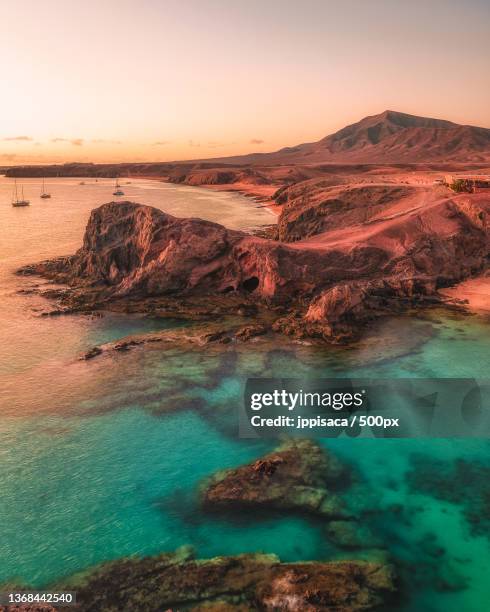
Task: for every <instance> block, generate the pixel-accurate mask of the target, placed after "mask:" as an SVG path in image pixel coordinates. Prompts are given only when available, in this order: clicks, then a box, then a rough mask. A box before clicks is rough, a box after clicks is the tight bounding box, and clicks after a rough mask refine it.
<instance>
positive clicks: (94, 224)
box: [8, 111, 490, 342]
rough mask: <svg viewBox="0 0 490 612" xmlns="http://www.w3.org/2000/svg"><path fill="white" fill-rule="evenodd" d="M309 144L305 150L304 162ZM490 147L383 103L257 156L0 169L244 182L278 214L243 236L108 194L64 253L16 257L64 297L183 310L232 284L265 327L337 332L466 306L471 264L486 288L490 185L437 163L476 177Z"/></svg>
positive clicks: (228, 300)
mask: <svg viewBox="0 0 490 612" xmlns="http://www.w3.org/2000/svg"><path fill="white" fill-rule="evenodd" d="M310 153H311V155H310ZM309 155H310V158H311V162H315V163H309V164H307V165H306V164H304V160H305V159H307V158H308V156H309ZM489 155H490V130H486V129H483V128H473V127H469V126H457V125H455V124H452V123H450V122H446V121H439V120H434V119H425V118H421V117H412V116H410V115H404V114H401V113H394V112H391V111H387V112H385V113H382V114H381V115H377V116H375V117H368V118H366V119H364V120H362V121H360V122H359V123H357V124H355V125H353V126H348V127H347V128H345V129H343V130H340V132H338V133H336V134H334V135H332V136H329V137H327V138H325V139H323V140H322V141H320V142H319V143H314V144H310V145H301V146H299V147H293V148H292V149H288V150H283V151H280V152H278V153H276V154H267V155H264V156H255V157H253V156H252V157H250V156H248V157H247V158H236V159H235V160H231V159H228V160H224V161H222V160H217V161H215V162H213V161H206V162H195V163H190V162H188V163H187V162H185V163H184V162H183V163H175V164H146V165H136V164H130V165H121V166H117V167H116V166H98V165H90V166H87V165H75V166H62V167H60V166H52V167H35V168H34V167H19V168H12V169H10V170H9V171H8V174H9V176H32V175H33V174H36V175H42V174H51V175H52V174H54V173H56V174H60V175H70V176H73V175H80V176H82V175H83V176H86V175H90V176H107V175H111V174H112V175H115V174H116V175H117V174H119V175H125V174H127V175H136V176H146V177H152V178H159V179H160V180H164V181H170V182H176V183H185V184H188V185H201V186H209V187H210V188H214V189H232V190H240V191H242V192H244V193H245V194H247V195H249V196H251V197H254V198H255V200H256V202H257V204H256V205H259V206H270V207H271V208H272V209H273V210H274V212H275V213H276V214H277V224H276V225H271V226H270V227H265V228H263V230H262V231H260V232H259V234H260V236H251V235H248V234H244V233H242V232H236V231H231V230H228V229H227V228H225V227H223V226H220V225H217V224H215V223H210V222H207V221H202V220H196V219H176V218H174V217H171V216H170V215H166V214H164V213H162V212H161V211H157V210H156V209H151V208H149V207H145V206H141V205H139V204H136V203H131V202H124V203H121V202H119V203H110V204H106V205H103V206H101V207H100V208H99V209H97V210H96V211H94V212H93V213H92V216H91V218H90V221H89V224H88V226H87V231H86V235H85V239H84V244H83V246H82V248H81V249H80V250H79V251H78V252H77V254H76V255H74V256H73V257H71V258H63V259H62V260H56V261H52V262H47V263H44V264H41V265H35V266H31V267H29V266H28V267H27V268H25V269H24V270H23V271H22V272H23V273H41V274H43V275H45V276H48V277H49V278H51V279H54V280H56V281H61V282H67V283H68V284H69V285H70V286H71V287H72V291H71V292H69V293H68V294H67V295H64V296H63V300H64V303H63V304H62V306H61V310H63V308H65V309H66V308H68V309H74V308H75V309H84V308H85V309H87V308H93V307H99V306H100V305H101V304H104V306H107V304H108V303H111V302H114V301H119V302H120V301H121V299H122V300H127V299H132V300H134V299H139V300H140V301H141V303H142V306H141V308H142V309H143V310H144V309H145V308H146V307H147V306H146V305H144V302H145V300H147V299H148V298H150V297H151V298H152V299H155V298H164V299H166V300H168V298H169V297H170V298H171V299H174V300H175V299H178V300H180V302H179V308H180V311H179V312H180V313H181V314H182V312H183V311H185V310H186V309H187V311H188V313H187V314H188V315H189V316H193V313H194V314H195V310H196V303H197V304H198V305H199V306H198V310H199V309H200V310H201V311H202V312H207V311H209V312H212V311H213V310H214V311H216V309H218V310H220V312H227V313H230V314H231V313H233V312H234V309H236V307H237V299H238V301H243V303H244V304H245V305H247V304H249V306H251V305H252V304H253V306H254V308H255V309H256V310H257V298H258V303H260V304H262V307H263V309H264V310H266V311H267V312H268V317H267V321H266V324H267V326H268V327H270V328H271V329H273V330H274V331H276V332H282V333H286V334H289V335H293V336H297V337H313V338H321V339H324V340H327V341H335V342H338V341H345V340H349V339H351V338H353V337H355V335H356V333H357V332H358V331H359V329H360V328H361V327H362V326H363V325H365V324H366V323H367V322H368V321H370V320H372V319H374V318H376V317H378V316H381V315H385V314H391V313H394V312H400V311H403V310H406V309H408V308H413V307H415V306H418V305H420V304H422V305H427V304H433V303H441V302H444V303H448V302H451V303H452V304H459V305H463V303H464V301H465V300H466V299H467V297H468V296H467V291H468V287H470V290H471V285H468V280H469V279H478V280H471V282H472V283H475V282H476V283H478V287H479V295H480V296H481V295H483V301H485V296H486V295H488V292H487V289H485V288H483V289H482V286H483V287H486V286H487V283H488V277H487V276H486V273H487V270H488V261H489V252H490V249H489V246H490V223H489V220H490V192H489V191H488V190H487V189H484V188H481V189H476V190H474V191H475V192H472V193H456V192H455V191H454V190H452V189H451V188H450V187H449V186H448V185H447V184H446V182H445V180H444V179H443V176H444V173H446V174H448V173H450V172H452V173H455V172H459V173H461V172H462V171H463V172H466V173H468V172H469V171H471V172H472V173H473V174H475V173H477V174H479V175H482V176H483V175H485V173H486V172H487V171H488V168H489V167H490V162H489V159H490V157H489ZM322 156H323V157H322ZM388 158H389V159H391V160H392V161H391V163H390V164H388V163H386V159H388ZM402 159H406V160H407V162H406V163H402V162H401V160H402ZM327 160H337V161H336V163H327ZM347 160H349V163H347ZM350 160H353V161H354V160H355V162H356V163H350ZM369 160H371V162H376V163H368V161H369ZM414 160H417V163H415V161H414ZM464 160H466V164H465V163H463V162H464ZM340 161H342V163H340ZM382 161H384V163H382ZM239 162H242V163H239ZM245 162H246V163H245ZM320 162H321V163H320ZM462 282H465V284H463V285H461V289H460V290H459V289H458V288H457V286H458V284H459V283H462ZM448 287H452V289H451V290H450V291H449V292H447V293H445V294H444V293H443V291H442V290H445V289H446V288H448ZM210 296H212V299H211V305H210V304H209V298H210ZM63 300H62V302H63ZM196 300H197V302H196ZM206 300H207V301H206ZM182 301H183V303H184V306H182ZM474 301H475V300H474V298H473V299H472V301H470V302H469V304H471V303H473V302H474ZM205 302H206V306H204V303H205ZM480 302H481V299H480ZM153 308H156V306H155V305H153ZM166 308H168V304H167V305H166ZM480 309H481V304H480ZM259 310H260V308H259ZM271 312H273V313H274V316H273V317H272V318H271V316H270V314H271ZM259 319H260V317H259ZM253 323H254V324H258V325H259V326H260V325H263V324H264V320H263V318H262V319H260V320H258V321H254V322H253ZM260 329H262V328H261V327H260ZM260 333H263V331H261V332H260Z"/></svg>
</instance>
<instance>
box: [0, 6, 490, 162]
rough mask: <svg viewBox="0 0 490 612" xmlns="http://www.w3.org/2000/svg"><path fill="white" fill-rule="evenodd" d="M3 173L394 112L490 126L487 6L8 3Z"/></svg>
mask: <svg viewBox="0 0 490 612" xmlns="http://www.w3.org/2000/svg"><path fill="white" fill-rule="evenodd" d="M0 16H1V18H0V68H1V71H0V79H1V84H2V96H1V102H0V110H1V112H0V165H12V164H19V163H47V162H50V163H51V162H69V161H94V162H116V161H169V160H177V159H202V158H209V157H221V156H226V155H234V154H240V153H251V152H254V151H274V150H277V149H279V148H281V147H283V146H292V145H295V144H299V143H302V142H310V141H315V140H319V139H320V138H323V137H324V136H326V135H327V134H330V133H332V132H334V131H336V130H337V129H340V128H341V127H343V126H345V125H347V124H349V123H353V122H355V121H358V120H359V119H361V118H362V117H365V116H367V115H373V114H376V113H379V112H382V111H383V110H386V109H391V110H398V111H402V112H407V113H412V114H418V115H424V116H432V117H438V118H444V119H449V120H452V121H455V122H458V123H468V124H473V125H480V126H483V127H490V78H489V76H488V75H489V73H490V36H488V31H489V28H490V2H489V1H488V0H410V1H408V0H407V1H403V0H396V1H393V0H369V1H367V0H83V1H82V0H43V1H42V2H41V1H39V0H15V2H12V1H11V0H0Z"/></svg>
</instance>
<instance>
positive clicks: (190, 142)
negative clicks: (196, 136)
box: [187, 140, 201, 147]
mask: <svg viewBox="0 0 490 612" xmlns="http://www.w3.org/2000/svg"><path fill="white" fill-rule="evenodd" d="M187 144H188V145H189V147H200V146H201V143H200V142H194V141H193V140H189V141H188V143H187Z"/></svg>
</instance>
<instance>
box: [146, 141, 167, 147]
mask: <svg viewBox="0 0 490 612" xmlns="http://www.w3.org/2000/svg"><path fill="white" fill-rule="evenodd" d="M170 142H171V141H170V140H157V141H156V142H153V143H152V145H151V146H152V147H164V146H165V145H169V144H170Z"/></svg>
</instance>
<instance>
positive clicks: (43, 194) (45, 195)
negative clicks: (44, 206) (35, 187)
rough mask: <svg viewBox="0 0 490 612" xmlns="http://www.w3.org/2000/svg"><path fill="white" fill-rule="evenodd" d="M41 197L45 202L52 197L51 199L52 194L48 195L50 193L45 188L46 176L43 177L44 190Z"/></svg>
mask: <svg viewBox="0 0 490 612" xmlns="http://www.w3.org/2000/svg"><path fill="white" fill-rule="evenodd" d="M40 197H41V198H42V199H43V200H46V199H47V198H50V197H51V194H50V193H48V192H47V191H46V189H45V187H44V176H43V187H42V189H41V195H40Z"/></svg>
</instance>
